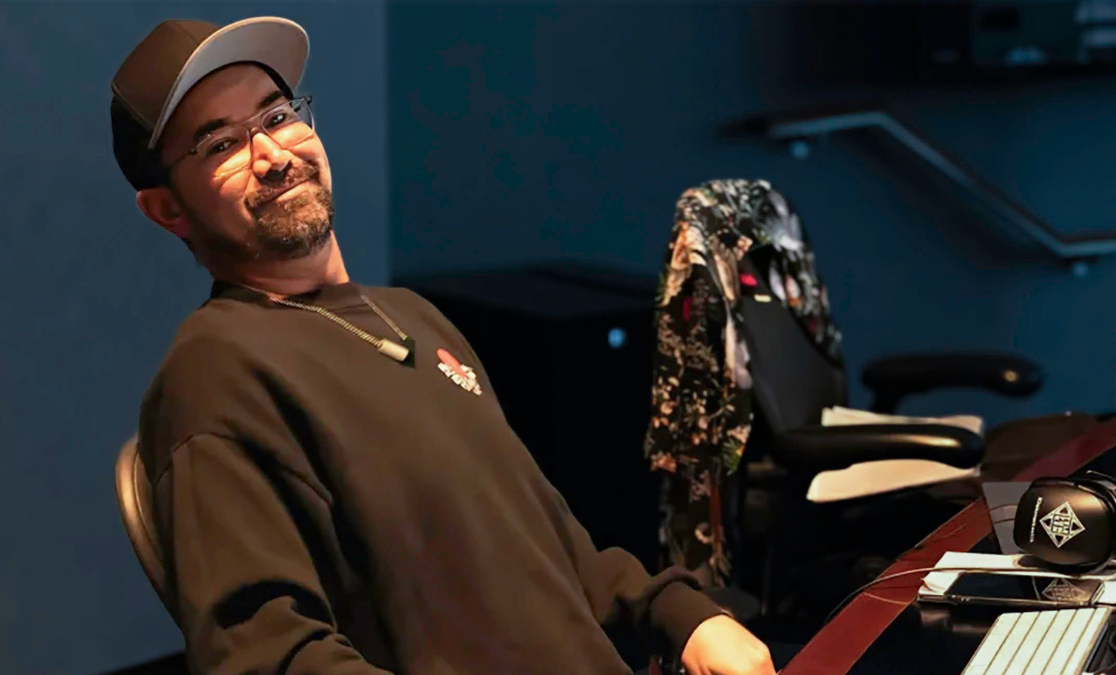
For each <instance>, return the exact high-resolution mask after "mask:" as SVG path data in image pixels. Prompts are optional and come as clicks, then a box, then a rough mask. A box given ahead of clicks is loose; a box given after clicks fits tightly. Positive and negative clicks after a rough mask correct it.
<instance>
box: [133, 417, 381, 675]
mask: <svg viewBox="0 0 1116 675" xmlns="http://www.w3.org/2000/svg"><path fill="white" fill-rule="evenodd" d="M290 478H291V480H293V481H299V479H298V478H296V477H294V476H291V477H290ZM155 488H156V496H157V499H159V500H160V506H161V507H162V508H160V509H157V510H158V511H159V513H158V515H159V520H160V525H161V528H162V531H163V532H164V535H163V538H164V540H165V544H166V545H167V546H166V550H167V551H168V557H169V558H170V563H171V564H172V565H173V570H174V574H173V578H174V590H175V596H176V600H177V609H178V614H179V622H180V626H181V628H182V632H183V635H184V637H185V639H186V654H187V659H188V662H189V663H190V666H191V672H194V673H197V674H198V675H245V674H248V673H252V674H253V675H256V674H260V675H262V674H269V675H278V674H285V675H390V673H388V672H387V671H385V670H381V669H378V668H375V667H373V666H372V665H370V664H369V663H367V662H366V661H365V660H364V659H363V658H362V657H361V655H360V653H359V652H357V650H356V649H355V648H354V647H353V645H352V644H351V643H350V641H349V640H348V639H347V638H346V637H345V636H344V635H342V634H341V633H339V632H338V628H337V623H336V620H335V618H334V613H333V611H332V609H331V608H330V606H329V603H328V601H327V599H326V594H325V592H324V591H323V588H322V584H321V582H320V580H319V578H318V575H317V573H316V571H315V566H314V562H313V558H312V557H311V555H310V553H309V550H308V548H307V546H306V543H305V542H304V540H303V538H302V537H301V536H300V533H299V528H298V526H297V524H296V521H295V518H294V517H293V516H292V511H291V510H290V509H288V508H287V507H286V505H285V503H284V499H283V496H282V495H281V494H280V493H281V490H279V489H278V488H277V487H276V485H274V484H273V483H272V482H271V481H269V480H268V476H267V475H265V473H264V471H263V470H262V469H261V466H260V464H259V462H258V461H257V460H256V458H254V457H253V456H250V455H249V453H248V451H247V450H246V449H245V448H243V447H241V445H240V444H239V443H237V442H234V441H232V440H229V439H226V438H222V437H218V436H213V435H199V436H194V437H192V438H191V439H189V440H188V441H186V442H185V443H183V444H182V445H180V446H179V447H177V448H176V449H175V450H174V453H173V455H172V458H171V462H170V464H169V466H168V467H167V468H166V469H165V471H164V472H163V474H162V475H161V476H160V477H159V478H158V481H157V482H156V485H155ZM302 488H305V490H304V491H303V490H302ZM294 489H299V497H300V498H301V499H303V500H305V499H306V498H307V495H309V496H310V497H309V498H311V499H318V500H322V505H323V507H324V506H325V504H324V499H323V498H322V497H321V496H319V495H318V494H317V493H315V492H314V491H313V490H312V489H310V487H309V486H308V485H307V484H306V483H302V482H299V483H296V485H295V488H294ZM168 535H169V536H168Z"/></svg>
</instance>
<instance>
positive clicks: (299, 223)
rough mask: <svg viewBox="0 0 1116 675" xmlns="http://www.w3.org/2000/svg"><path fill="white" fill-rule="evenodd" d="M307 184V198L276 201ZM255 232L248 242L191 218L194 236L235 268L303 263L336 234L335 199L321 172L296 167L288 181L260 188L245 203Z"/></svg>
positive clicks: (252, 230) (251, 231)
mask: <svg viewBox="0 0 1116 675" xmlns="http://www.w3.org/2000/svg"><path fill="white" fill-rule="evenodd" d="M299 183H302V186H303V187H302V188H301V189H302V193H301V194H298V195H294V196H292V197H289V198H287V199H285V200H283V201H281V202H278V201H275V199H274V197H276V196H278V195H279V194H280V193H282V192H285V191H286V190H287V189H289V187H290V186H292V185H296V184H299ZM245 205H246V206H247V208H248V213H249V214H250V215H251V216H252V220H253V223H252V227H251V228H250V230H249V231H248V232H247V236H245V237H243V238H234V237H230V236H229V235H227V234H225V233H224V232H222V231H220V230H219V229H217V228H214V227H209V226H207V225H204V224H203V223H202V221H201V220H200V219H199V218H197V215H198V214H190V215H191V216H192V219H193V220H194V222H195V223H198V224H202V227H199V228H195V236H196V237H198V238H199V239H200V240H201V241H202V242H203V246H204V247H205V248H206V249H208V250H209V251H211V252H212V253H215V254H217V255H218V256H220V257H222V258H225V259H227V260H231V261H233V262H236V263H248V262H259V261H264V260H268V261H273V260H297V259H299V258H304V257H306V256H308V255H310V254H312V253H314V252H316V251H318V250H320V249H321V248H322V247H323V246H325V245H326V244H327V243H329V240H330V238H331V236H332V235H333V215H334V212H333V194H332V193H331V192H330V191H329V190H328V189H326V187H325V186H323V185H322V184H321V183H319V182H318V169H317V168H316V167H313V166H310V165H305V164H304V165H300V166H299V167H297V168H291V169H290V170H289V171H288V172H287V174H285V175H284V177H283V180H282V181H280V182H277V183H275V184H268V185H265V186H261V188H260V190H259V191H257V192H255V193H253V194H252V195H251V196H250V197H249V198H248V199H246V200H245Z"/></svg>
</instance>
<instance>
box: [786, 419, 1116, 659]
mask: <svg viewBox="0 0 1116 675" xmlns="http://www.w3.org/2000/svg"><path fill="white" fill-rule="evenodd" d="M1113 447H1116V421H1112V422H1106V423H1103V424H1100V425H1098V426H1097V427H1096V428H1094V429H1092V430H1090V431H1089V432H1088V433H1086V434H1084V435H1082V436H1080V437H1078V438H1076V439H1074V440H1073V441H1070V442H1069V443H1067V444H1065V445H1063V446H1062V447H1060V448H1058V449H1057V450H1056V451H1054V452H1052V453H1049V454H1047V455H1044V456H1042V457H1041V458H1039V459H1038V460H1037V461H1036V462H1035V463H1034V464H1032V465H1031V466H1030V467H1029V468H1027V469H1026V470H1025V471H1023V472H1022V473H1020V474H1019V475H1018V476H1016V477H1015V480H1017V481H1029V480H1034V479H1035V478H1038V477H1040V476H1068V475H1069V474H1071V473H1073V472H1074V471H1077V470H1078V469H1080V468H1081V467H1082V466H1084V465H1086V464H1088V463H1089V462H1091V461H1092V460H1094V459H1096V458H1097V457H1099V456H1100V455H1102V454H1103V453H1105V452H1106V451H1108V450H1110V449H1112V448H1113ZM991 532H992V525H991V522H990V520H989V518H988V507H987V505H986V504H985V502H984V499H983V498H981V499H977V500H976V501H974V502H973V503H971V504H969V505H968V506H966V507H965V508H964V509H963V510H962V511H961V512H960V513H958V514H957V515H956V516H954V517H952V518H950V519H949V520H948V521H946V522H945V524H944V525H942V526H941V527H939V528H938V529H936V530H934V531H933V532H931V533H930V535H929V536H927V537H926V538H925V539H923V540H922V542H921V543H919V544H918V545H917V546H915V547H914V548H913V549H911V550H910V551H908V552H907V553H904V554H903V555H902V556H901V557H900V558H899V559H898V560H896V561H895V563H894V564H892V565H891V567H889V568H887V570H885V571H884V572H883V574H881V575H880V576H886V575H888V574H895V573H896V572H902V571H905V570H910V569H915V568H919V567H933V566H934V565H935V564H936V563H937V562H938V560H939V559H941V557H942V554H944V553H945V552H947V551H968V550H970V549H971V548H972V547H973V546H975V545H976V544H977V543H978V542H979V541H980V540H981V539H983V538H984V537H986V536H988V535H989V534H991ZM924 576H925V574H911V575H907V576H906V577H902V578H900V579H896V580H895V581H894V582H886V586H887V587H886V589H885V588H883V587H882V586H880V587H876V588H874V589H870V590H869V591H867V592H865V593H861V594H860V595H858V596H857V597H856V598H855V599H854V600H853V601H852V602H850V603H849V604H848V605H846V606H845V608H844V610H842V611H841V613H840V614H838V615H837V616H836V617H834V618H833V620H832V621H830V622H829V623H828V624H827V625H826V626H825V627H823V628H822V629H821V630H820V631H818V634H817V635H815V636H814V637H813V638H812V639H811V640H810V642H808V643H807V644H806V646H805V647H803V648H802V650H801V651H799V652H798V654H796V655H795V657H794V659H792V660H791V662H790V663H788V664H787V666H786V667H785V668H783V669H782V670H781V671H779V672H780V675H845V673H847V672H849V670H850V669H851V668H852V667H853V665H854V664H855V663H856V662H857V661H858V660H859V659H860V657H861V656H863V655H864V652H866V651H867V650H868V648H869V647H871V646H872V643H873V642H875V641H876V639H877V638H878V637H879V636H880V635H881V634H882V633H883V632H884V630H886V629H887V627H888V626H889V625H891V622H892V621H894V620H895V618H896V617H897V616H899V615H900V614H901V613H902V612H903V610H905V609H906V608H907V607H908V606H909V605H910V604H911V603H912V602H914V600H915V598H916V597H917V595H918V589H919V587H920V586H921V585H922V578H923V577H924Z"/></svg>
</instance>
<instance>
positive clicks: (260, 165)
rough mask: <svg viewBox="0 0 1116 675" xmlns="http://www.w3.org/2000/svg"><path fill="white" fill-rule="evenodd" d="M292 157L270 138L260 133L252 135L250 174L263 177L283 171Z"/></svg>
mask: <svg viewBox="0 0 1116 675" xmlns="http://www.w3.org/2000/svg"><path fill="white" fill-rule="evenodd" d="M291 159H292V155H291V153H290V152H288V151H287V150H285V149H283V146H281V145H279V144H278V143H276V142H275V140H274V139H273V138H271V136H268V135H267V134H265V133H263V132H262V131H261V132H257V133H255V134H253V135H252V172H253V173H254V174H256V176H258V177H263V176H266V175H268V174H274V173H275V172H282V171H284V170H285V169H286V168H287V167H288V166H289V165H290V163H291Z"/></svg>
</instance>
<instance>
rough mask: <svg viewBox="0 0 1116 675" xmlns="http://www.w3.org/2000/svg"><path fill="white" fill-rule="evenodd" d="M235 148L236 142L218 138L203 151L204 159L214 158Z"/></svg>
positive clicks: (230, 139)
mask: <svg viewBox="0 0 1116 675" xmlns="http://www.w3.org/2000/svg"><path fill="white" fill-rule="evenodd" d="M234 147H236V140H235V139H232V138H219V139H217V140H215V141H213V142H212V143H210V144H209V147H207V148H206V150H205V156H206V157H214V156H216V155H220V154H223V153H226V152H228V151H229V150H231V149H233V148H234Z"/></svg>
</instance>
